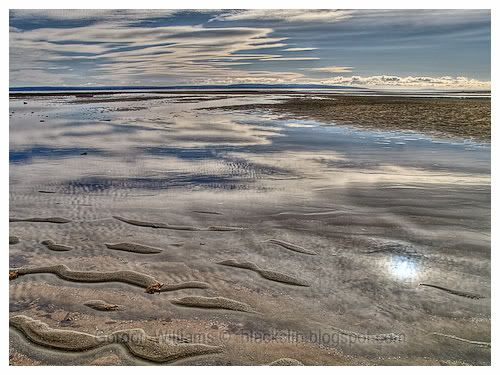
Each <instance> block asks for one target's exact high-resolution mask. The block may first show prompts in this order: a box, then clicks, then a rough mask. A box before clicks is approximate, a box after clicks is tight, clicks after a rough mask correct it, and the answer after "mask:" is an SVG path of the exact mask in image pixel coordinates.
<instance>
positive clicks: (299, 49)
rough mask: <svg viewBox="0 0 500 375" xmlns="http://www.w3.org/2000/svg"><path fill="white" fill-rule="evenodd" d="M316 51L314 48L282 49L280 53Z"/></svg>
mask: <svg viewBox="0 0 500 375" xmlns="http://www.w3.org/2000/svg"><path fill="white" fill-rule="evenodd" d="M316 49H317V48H314V47H291V48H287V49H284V50H282V51H285V52H300V51H314V50H316Z"/></svg>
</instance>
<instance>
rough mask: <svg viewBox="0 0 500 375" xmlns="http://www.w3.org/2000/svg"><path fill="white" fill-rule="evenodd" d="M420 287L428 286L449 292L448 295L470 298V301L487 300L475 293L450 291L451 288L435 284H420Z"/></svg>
mask: <svg viewBox="0 0 500 375" xmlns="http://www.w3.org/2000/svg"><path fill="white" fill-rule="evenodd" d="M418 285H419V286H427V287H430V288H435V289H439V290H442V291H444V292H447V293H450V294H454V295H456V296H460V297H465V298H469V299H482V298H485V297H484V296H482V295H480V294H475V293H470V292H463V291H460V290H455V289H449V288H446V287H444V286H439V285H434V284H426V283H420V284H418Z"/></svg>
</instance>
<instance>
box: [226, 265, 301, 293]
mask: <svg viewBox="0 0 500 375" xmlns="http://www.w3.org/2000/svg"><path fill="white" fill-rule="evenodd" d="M218 264H220V265H223V266H229V267H235V268H243V269H247V270H252V271H255V272H257V273H258V274H260V275H261V276H262V277H263V278H265V279H268V280H271V281H277V282H280V283H284V284H290V285H297V286H306V287H308V286H309V284H308V283H307V282H306V281H303V280H300V279H298V278H295V277H293V276H289V275H285V274H283V273H280V272H276V271H271V270H264V269H262V268H260V267H258V266H257V265H256V264H254V263H251V262H238V261H237V260H234V259H229V260H223V261H222V262H218Z"/></svg>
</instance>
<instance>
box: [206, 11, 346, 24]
mask: <svg viewBox="0 0 500 375" xmlns="http://www.w3.org/2000/svg"><path fill="white" fill-rule="evenodd" d="M351 14H352V12H351V11H349V10H335V9H272V10H269V9H247V10H233V11H229V12H226V13H222V14H219V15H217V16H216V17H214V18H213V19H212V20H217V21H241V20H257V21H261V20H262V21H264V20H266V21H269V20H273V21H285V22H336V21H341V20H345V19H348V18H350V17H351Z"/></svg>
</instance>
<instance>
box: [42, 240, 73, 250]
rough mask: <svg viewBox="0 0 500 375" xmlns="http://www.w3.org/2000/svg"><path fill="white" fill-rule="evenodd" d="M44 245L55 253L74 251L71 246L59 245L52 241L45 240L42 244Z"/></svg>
mask: <svg viewBox="0 0 500 375" xmlns="http://www.w3.org/2000/svg"><path fill="white" fill-rule="evenodd" d="M41 244H42V245H45V246H46V247H47V248H48V249H49V250H53V251H70V250H73V248H72V247H71V246H66V245H61V244H57V243H55V242H54V241H52V240H44V241H42V242H41Z"/></svg>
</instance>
